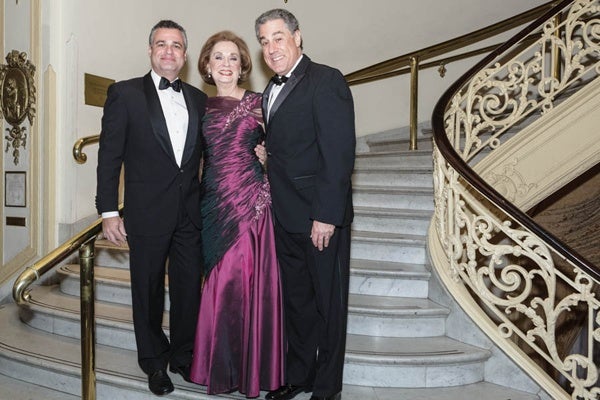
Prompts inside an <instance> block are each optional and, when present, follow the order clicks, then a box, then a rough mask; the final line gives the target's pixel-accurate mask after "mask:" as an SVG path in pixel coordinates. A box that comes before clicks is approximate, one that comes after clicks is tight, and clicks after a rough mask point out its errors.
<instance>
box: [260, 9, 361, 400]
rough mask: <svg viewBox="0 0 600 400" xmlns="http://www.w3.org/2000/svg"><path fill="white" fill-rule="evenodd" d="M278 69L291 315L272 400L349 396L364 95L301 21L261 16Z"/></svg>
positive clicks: (275, 105)
mask: <svg viewBox="0 0 600 400" xmlns="http://www.w3.org/2000/svg"><path fill="white" fill-rule="evenodd" d="M255 29H256V36H257V38H258V40H259V42H260V44H261V47H262V52H263V57H264V59H265V62H266V63H267V65H268V66H269V67H270V68H271V69H272V70H273V71H274V72H275V73H276V76H275V77H274V78H273V79H272V81H271V82H270V83H269V85H268V86H267V88H266V89H265V91H264V95H263V114H264V116H265V121H266V131H267V136H266V149H267V157H268V158H267V160H268V161H267V165H268V175H269V181H270V185H271V196H272V202H273V211H274V214H275V242H276V247H277V257H278V259H279V263H280V267H281V273H282V274H281V276H282V283H283V295H284V302H285V307H284V310H285V320H286V339H287V354H286V385H284V386H282V387H281V388H279V389H277V390H274V391H272V392H269V393H268V394H267V397H266V398H267V400H286V399H291V398H293V397H295V396H296V395H297V394H298V393H300V392H303V391H304V392H308V391H312V397H311V400H332V399H334V400H337V399H340V398H341V390H342V374H343V366H344V353H345V344H346V321H347V315H348V282H349V275H350V223H351V222H352V217H353V209H352V185H351V175H352V170H353V168H354V153H355V145H356V138H355V132H354V105H353V101H352V95H351V93H350V89H349V88H348V85H347V84H346V81H345V80H344V77H343V76H342V74H341V73H340V72H339V71H338V70H336V69H333V68H331V67H328V66H325V65H321V64H317V63H314V62H312V61H311V60H310V58H308V57H307V56H306V55H303V54H302V36H301V33H300V30H299V27H298V21H297V20H296V18H295V17H294V15H292V14H291V13H290V12H288V11H286V10H281V9H275V10H271V11H267V12H265V13H264V14H262V15H261V16H260V17H258V19H257V20H256V24H255Z"/></svg>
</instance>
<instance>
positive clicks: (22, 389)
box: [0, 374, 80, 400]
mask: <svg viewBox="0 0 600 400" xmlns="http://www.w3.org/2000/svg"><path fill="white" fill-rule="evenodd" d="M0 399H12V400H21V399H23V400H24V399H44V400H78V399H80V397H79V396H75V395H71V394H68V393H64V392H59V391H57V390H50V389H48V388H45V387H42V386H39V385H36V384H34V383H28V382H24V381H20V380H18V379H14V378H10V377H8V376H5V375H1V374H0Z"/></svg>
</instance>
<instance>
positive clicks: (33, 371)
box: [0, 304, 245, 400]
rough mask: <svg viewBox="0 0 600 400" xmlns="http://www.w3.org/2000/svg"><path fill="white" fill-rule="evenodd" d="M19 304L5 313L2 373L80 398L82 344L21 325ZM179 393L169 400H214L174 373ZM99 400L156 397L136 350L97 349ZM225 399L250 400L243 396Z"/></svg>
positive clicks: (0, 336)
mask: <svg viewBox="0 0 600 400" xmlns="http://www.w3.org/2000/svg"><path fill="white" fill-rule="evenodd" d="M17 313H18V311H17V309H16V306H15V305H14V304H10V305H9V307H5V308H4V309H0V323H1V324H2V326H3V329H2V330H0V374H2V375H5V376H8V377H12V378H15V379H17V378H18V379H20V380H22V381H25V382H30V383H35V384H36V385H38V386H41V387H45V388H48V389H52V390H59V391H62V392H65V393H68V394H69V395H73V396H77V395H78V394H81V344H80V341H79V340H77V339H74V338H71V337H66V336H61V335H52V334H48V333H47V332H44V331H40V330H37V329H34V328H32V327H30V326H28V325H26V324H22V323H20V322H19V320H18V317H17ZM171 379H172V380H173V384H174V386H175V391H174V392H172V393H170V394H169V396H168V397H169V399H186V400H192V399H195V400H198V399H201V400H211V399H214V396H208V395H207V394H206V391H205V389H204V387H203V386H199V385H194V384H191V383H187V382H185V381H184V380H183V379H182V378H181V377H180V376H179V375H174V374H171ZM96 388H97V398H98V399H120V400H142V399H150V398H155V397H154V396H152V394H151V393H150V392H149V391H148V383H147V377H146V376H145V375H144V373H143V372H142V370H141V369H140V368H139V367H138V365H137V356H136V352H135V351H131V350H125V349H122V348H116V347H111V346H104V345H101V344H97V345H96ZM220 397H223V398H226V399H245V397H244V396H243V395H240V394H239V393H232V394H225V395H221V396H220Z"/></svg>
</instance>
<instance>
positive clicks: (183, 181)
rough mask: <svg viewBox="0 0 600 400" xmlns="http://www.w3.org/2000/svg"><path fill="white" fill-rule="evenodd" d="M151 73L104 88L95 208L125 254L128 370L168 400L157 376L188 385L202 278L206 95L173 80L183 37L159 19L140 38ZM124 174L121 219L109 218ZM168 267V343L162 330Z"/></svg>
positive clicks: (181, 60) (181, 59)
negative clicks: (131, 339)
mask: <svg viewBox="0 0 600 400" xmlns="http://www.w3.org/2000/svg"><path fill="white" fill-rule="evenodd" d="M148 54H149V56H150V63H151V66H152V70H151V71H150V72H149V73H148V74H146V75H145V76H143V77H140V78H134V79H130V80H126V81H121V82H117V83H115V84H114V85H111V86H110V88H109V89H108V97H107V99H106V103H105V105H104V115H103V117H102V132H101V134H100V147H99V150H98V168H97V179H98V187H97V195H96V207H97V209H98V212H99V213H101V214H102V230H103V234H104V237H105V238H106V239H107V240H109V241H111V242H113V243H115V244H117V245H122V244H124V243H125V241H127V242H128V244H129V249H130V273H131V295H132V308H133V323H134V329H135V338H136V344H137V351H138V362H139V365H140V367H141V368H142V370H143V371H144V372H145V373H146V374H147V375H148V385H149V388H150V390H151V391H152V392H153V393H155V394H157V395H164V394H167V393H170V392H171V391H173V384H172V382H171V380H170V378H169V375H168V374H167V372H166V368H167V364H168V365H169V369H170V370H171V372H175V373H179V374H181V375H182V376H183V377H184V379H186V380H187V379H189V365H190V363H191V358H192V350H193V344H194V336H195V329H196V321H197V317H198V307H199V301H200V286H201V275H202V264H201V244H200V243H201V241H200V224H201V222H200V201H199V198H200V187H199V181H198V170H199V165H200V159H201V154H202V148H201V120H202V116H203V114H204V108H205V102H206V95H205V94H204V93H203V92H201V91H200V90H198V89H196V88H194V87H192V86H190V85H188V84H186V83H184V82H182V81H181V80H179V78H178V74H179V71H180V70H181V68H182V67H183V65H184V64H185V61H186V57H187V37H186V33H185V30H184V29H183V28H182V27H181V26H180V25H179V24H177V23H175V22H173V21H168V20H163V21H160V22H159V23H158V24H156V25H155V26H154V27H153V28H152V31H151V33H150V38H149V49H148ZM121 167H123V168H124V170H125V184H124V186H125V193H124V204H125V211H124V218H123V219H121V218H120V217H119V214H118V212H117V209H118V187H119V175H120V171H121ZM167 259H168V264H169V265H168V277H169V300H170V315H169V326H170V340H169V339H168V338H167V336H166V335H165V333H164V331H163V329H162V320H163V312H164V295H165V288H164V285H165V269H166V266H165V265H166V262H167Z"/></svg>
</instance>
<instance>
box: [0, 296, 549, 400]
mask: <svg viewBox="0 0 600 400" xmlns="http://www.w3.org/2000/svg"><path fill="white" fill-rule="evenodd" d="M16 308H17V307H16V306H15V305H14V304H8V305H5V307H3V308H0V324H1V325H2V327H3V329H1V330H0V399H11V400H33V399H36V400H37V399H42V398H43V399H48V400H55V399H56V400H58V399H63V400H71V399H72V398H73V399H75V398H80V395H81V379H80V377H81V361H80V360H81V356H80V354H81V353H80V348H81V347H80V346H81V345H80V343H79V341H78V340H75V339H72V338H68V337H62V336H58V335H49V334H46V333H45V332H41V331H38V330H36V329H33V328H31V327H29V326H27V325H25V324H22V323H20V321H19V320H18V317H17V309H16ZM171 378H172V380H173V383H174V385H175V391H174V392H173V393H171V394H169V395H168V398H169V399H177V400H179V399H186V400H187V399H189V400H192V399H196V400H212V399H214V398H215V397H216V396H208V395H207V394H206V392H205V390H204V387H203V386H199V385H194V384H190V383H187V382H185V381H183V380H182V379H181V377H179V376H178V375H176V376H171ZM17 379H18V380H17ZM6 382H8V384H5V383H6ZM96 384H97V398H98V399H99V400H105V399H120V400H147V399H150V398H156V397H153V396H152V395H151V394H150V392H149V391H148V389H147V383H146V377H145V376H144V375H143V373H142V371H141V370H140V369H139V367H138V366H137V360H136V355H135V352H133V351H128V350H122V349H115V348H113V347H107V346H102V345H98V346H96ZM32 385H33V386H35V388H38V389H39V390H40V391H41V393H43V395H41V396H37V392H35V393H36V395H35V396H29V392H28V390H31V386H32ZM55 391H60V393H61V395H62V397H60V396H59V397H52V396H54V393H56V392H55ZM6 393H8V394H9V395H6V396H5V394H6ZM264 395H265V393H264V392H263V393H261V396H260V398H264ZM218 397H219V398H224V399H239V400H241V399H245V397H244V396H242V395H240V394H239V393H230V394H222V395H219V396H218ZM309 398H310V393H303V394H301V395H299V396H297V397H296V399H297V400H309ZM343 398H344V400H365V399H379V400H398V399H402V400H423V399H436V400H456V399H462V398H473V399H483V398H485V399H486V400H506V399H511V400H539V397H538V396H535V395H532V394H530V393H525V392H521V391H516V390H513V389H511V388H506V387H502V386H498V385H493V384H490V383H485V382H479V383H476V384H470V385H465V386H454V387H444V388H381V387H373V386H371V385H369V386H356V385H349V384H344V388H343Z"/></svg>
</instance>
